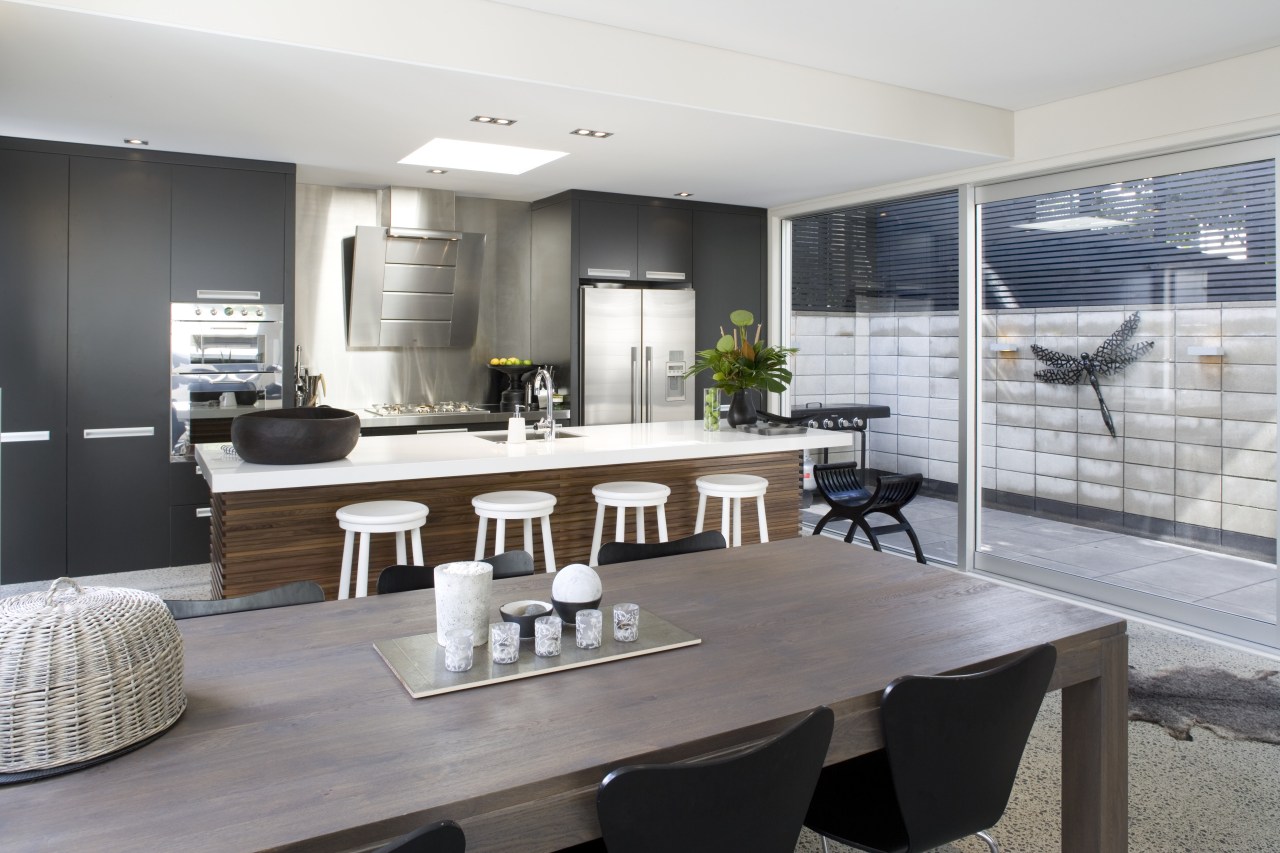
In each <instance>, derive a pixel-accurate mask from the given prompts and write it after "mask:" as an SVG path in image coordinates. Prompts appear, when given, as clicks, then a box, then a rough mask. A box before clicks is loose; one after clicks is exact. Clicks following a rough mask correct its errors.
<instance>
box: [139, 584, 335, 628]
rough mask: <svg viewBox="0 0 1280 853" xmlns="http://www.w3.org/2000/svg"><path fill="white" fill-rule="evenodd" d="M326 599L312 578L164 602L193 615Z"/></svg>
mask: <svg viewBox="0 0 1280 853" xmlns="http://www.w3.org/2000/svg"><path fill="white" fill-rule="evenodd" d="M318 601H324V590H323V589H321V588H320V584H318V583H314V582H312V581H294V582H293V583H287V584H284V585H283V586H278V587H276V588H274V589H267V590H263V591H262V592H253V593H250V594H249V595H241V596H239V597H237V598H221V599H218V600H216V601H187V600H185V599H169V600H166V601H165V603H164V604H165V606H166V607H168V608H169V612H170V613H172V614H173V618H174V619H191V618H194V617H196V616H217V615H218V614H220V613H239V612H240V611H242V610H266V609H268V608H271V607H289V606H291V605H294V604H314V603H316V602H318Z"/></svg>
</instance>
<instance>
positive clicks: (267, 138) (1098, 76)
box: [0, 0, 1280, 207]
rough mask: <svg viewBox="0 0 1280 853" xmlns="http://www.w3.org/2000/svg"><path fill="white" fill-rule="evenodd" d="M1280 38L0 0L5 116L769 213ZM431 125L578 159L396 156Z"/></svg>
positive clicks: (103, 134) (930, 24)
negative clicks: (472, 166)
mask: <svg viewBox="0 0 1280 853" xmlns="http://www.w3.org/2000/svg"><path fill="white" fill-rule="evenodd" d="M197 7H198V8H197ZM1277 45H1280V2H1276V0H1236V2H1234V3H1232V4H1231V5H1230V6H1227V7H1223V6H1218V7H1217V8H1216V9H1215V8H1214V7H1213V4H1206V3H1203V2H1195V3H1193V2H1183V0H1124V2H1120V3H1116V2H1102V0H1077V2H1075V3H1073V4H1048V3H1036V2H1028V0H966V2H963V3H957V2H951V1H950V0H914V2H900V3H893V2H886V0H879V2H875V3H872V2H867V0H790V2H788V3H787V4H779V3H777V2H775V0H768V2H766V0H696V2H689V0H679V2H677V0H644V2H642V3H635V2H603V0H508V2H503V3H497V2H490V0H447V2H446V0H416V1H411V0H365V2H363V3H362V4H360V5H358V6H353V5H351V4H337V3H333V2H324V3H321V2H315V0H312V2H305V0H256V2H255V0H223V2H220V3H217V4H174V3H172V2H168V0H79V2H74V0H68V2H64V3H61V4H57V5H56V6H55V5H52V4H46V3H30V2H7V0H0V135H6V136H19V137H33V138H42V139H57V140H64V141H71V142H83V143H91V144H100V145H114V146H119V145H121V140H122V138H123V137H125V136H141V137H142V138H145V139H148V140H150V143H151V146H150V147H151V148H153V149H158V150H171V151H186V152H192V153H201V154H215V155H225V156H233V157H248V158H255V159H266V160H283V161H287V162H293V163H297V164H298V177H299V180H300V181H303V182H307V183H320V184H330V185H337V186H386V185H390V184H397V185H406V186H431V187H439V188H443V189H451V190H454V191H457V192H459V193H461V194H464V195H473V196H482V197H495V198H506V199H515V200H525V201H528V200H534V199H537V198H541V197H544V196H547V195H551V194H554V193H556V192H559V191H561V190H564V189H570V188H577V189H592V190H601V191H609V192H621V193H634V194H639V195H652V196H667V195H671V194H673V193H675V192H678V191H681V190H685V191H689V192H693V193H694V194H695V196H694V197H695V198H697V199H700V200H706V201H715V202H725V203H735V204H748V205H756V206H763V207H769V206H776V205H781V204H785V203H788V202H793V201H799V200H803V199H808V198H815V197H819V196H825V195H830V194H833V193H838V192H843V191H848V190H853V189H858V188H861V187H867V186H875V185H879V184H886V183H891V182H895V181H899V180H907V179H909V178H913V177H918V176H923V175H928V174H936V173H940V172H948V171H953V170H956V169H962V168H967V167H970V166H977V165H981V164H984V163H990V162H994V161H998V160H1000V159H1003V158H1006V157H1008V156H1009V155H1010V153H1011V152H1012V120H1011V117H1012V113H1011V112H1009V111H1010V110H1014V109H1022V108H1026V107H1029V106H1032V105H1036V104H1042V103H1045V102H1050V101H1054V100H1057V99H1061V98H1065V97H1072V96H1075V95H1079V94H1084V93H1087V92H1091V91H1097V90H1100V89H1103V88H1107V87H1110V86H1115V85H1121V84H1124V83H1128V82H1133V81H1136V80H1140V79H1145V78H1148V77H1152V76H1157V75H1160V74H1164V73H1169V72H1172V71H1177V70H1181V69H1185V68H1188V67H1194V66H1197V65H1201V64H1205V63H1208V62H1213V61H1217V60H1220V59H1224V58H1229V57H1232V56H1236V55H1241V54H1244V53H1248V52H1252V51H1256V50H1261V49H1264V48H1268V47H1273V46H1277ZM921 93H932V94H921ZM477 113H487V114H490V115H498V116H504V117H510V118H515V119H517V121H518V123H517V124H516V125H514V126H512V127H510V128H498V127H487V126H482V125H478V124H475V123H473V122H470V121H468V119H469V118H470V117H471V116H473V115H475V114H477ZM575 127H589V128H593V129H602V130H607V131H612V132H613V133H614V134H615V135H614V136H613V137H611V138H609V139H606V140H596V139H583V138H575V137H573V136H571V135H570V134H569V131H570V130H572V129H573V128H575ZM435 136H445V137H451V138H460V139H473V140H476V141H482V142H509V143H510V144H514V145H522V146H527V147H540V148H552V149H556V150H561V151H568V152H569V153H570V156H567V157H564V158H561V159H560V160H557V161H555V162H553V163H550V164H548V165H546V166H543V167H540V168H538V169H534V170H533V171H531V172H528V173H526V174H525V175H522V176H508V175H486V174H483V173H477V172H462V171H458V170H454V171H451V172H450V173H449V174H447V175H443V176H438V177H432V176H428V175H427V174H426V173H425V171H424V170H423V169H422V168H421V167H414V166H401V165H398V164H397V162H396V161H398V160H399V159H400V158H401V157H403V156H404V155H406V154H408V153H409V152H410V151H413V150H414V149H416V148H418V147H419V146H420V145H422V144H423V143H425V142H427V141H428V140H429V139H431V138H432V137H435Z"/></svg>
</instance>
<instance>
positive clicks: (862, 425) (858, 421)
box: [851, 418, 867, 429]
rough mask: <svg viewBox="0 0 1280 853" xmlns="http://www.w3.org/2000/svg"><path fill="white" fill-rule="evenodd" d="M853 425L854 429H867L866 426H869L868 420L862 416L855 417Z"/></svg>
mask: <svg viewBox="0 0 1280 853" xmlns="http://www.w3.org/2000/svg"><path fill="white" fill-rule="evenodd" d="M851 426H852V427H853V428H854V429H866V428H867V422H866V421H865V420H863V419H862V418H854V419H853V423H852V424H851Z"/></svg>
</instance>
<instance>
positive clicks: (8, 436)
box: [0, 429, 49, 444]
mask: <svg viewBox="0 0 1280 853" xmlns="http://www.w3.org/2000/svg"><path fill="white" fill-rule="evenodd" d="M48 440H49V431H48V430H47V429H46V430H38V431H35V432H0V444H9V443H10V442H15V441H48Z"/></svg>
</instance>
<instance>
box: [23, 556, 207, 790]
mask: <svg viewBox="0 0 1280 853" xmlns="http://www.w3.org/2000/svg"><path fill="white" fill-rule="evenodd" d="M186 706H187V697H186V694H185V693H183V691H182V635H181V634H180V633H178V626H177V624H176V623H175V622H174V621H173V617H172V616H171V615H170V614H169V609H168V608H167V607H165V604H164V602H163V601H162V600H161V599H160V598H159V596H156V595H153V594H151V593H149V592H142V591H141V590H137V589H118V588H113V587H94V586H90V587H81V586H80V585H79V584H77V583H76V582H75V581H74V580H72V579H71V578H59V579H58V580H56V581H54V582H53V584H52V585H51V586H50V587H49V591H48V592H37V593H30V594H28V595H18V596H13V597H11V598H3V599H0V773H19V772H23V771H30V770H40V769H45V768H50V767H59V766H62V765H66V764H74V763H77V762H83V761H86V760H88V759H92V758H96V757H99V756H104V755H108V754H110V753H113V752H117V751H120V750H123V749H125V748H127V747H129V746H130V745H132V744H135V743H137V742H139V741H142V740H145V739H146V738H149V737H152V736H153V735H156V734H159V733H160V732H162V731H164V730H165V729H167V728H168V727H169V726H171V725H173V724H174V722H176V721H177V719H178V717H179V716H180V715H181V714H182V711H183V709H185V708H186Z"/></svg>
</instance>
